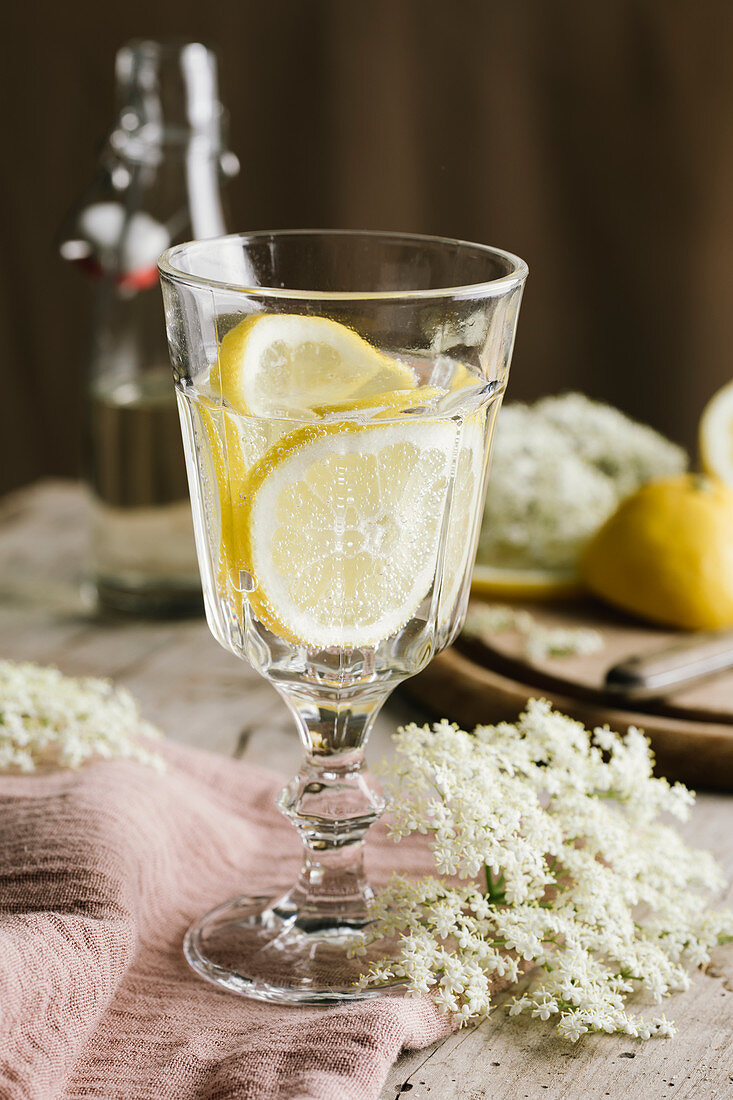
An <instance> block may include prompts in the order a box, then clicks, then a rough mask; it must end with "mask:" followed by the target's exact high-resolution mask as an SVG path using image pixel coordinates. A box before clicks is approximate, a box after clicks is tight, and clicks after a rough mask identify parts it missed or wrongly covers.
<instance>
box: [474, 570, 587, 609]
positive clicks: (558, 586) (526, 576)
mask: <svg viewBox="0 0 733 1100" xmlns="http://www.w3.org/2000/svg"><path fill="white" fill-rule="evenodd" d="M580 587H581V586H580V582H579V580H578V578H577V576H576V575H575V574H574V573H572V572H569V571H566V570H564V569H563V570H555V569H521V568H505V567H502V566H498V565H483V564H481V563H480V562H477V563H476V565H475V566H474V570H473V578H472V580H471V592H472V593H473V594H474V596H484V597H487V598H489V599H503V600H510V599H516V600H554V599H562V598H563V597H565V596H572V595H574V594H575V593H577V592H578V591H580Z"/></svg>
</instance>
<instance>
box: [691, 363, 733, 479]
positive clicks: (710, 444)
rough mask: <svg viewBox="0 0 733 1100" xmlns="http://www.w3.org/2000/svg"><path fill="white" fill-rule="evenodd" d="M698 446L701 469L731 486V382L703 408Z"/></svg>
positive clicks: (732, 415) (732, 463)
mask: <svg viewBox="0 0 733 1100" xmlns="http://www.w3.org/2000/svg"><path fill="white" fill-rule="evenodd" d="M699 443H700V465H701V466H702V468H703V470H705V472H706V473H708V474H714V475H716V476H717V477H719V478H721V479H722V480H723V481H727V482H728V484H729V485H733V382H729V383H728V384H727V385H726V386H723V388H722V389H720V390H718V392H717V393H716V394H714V395H713V396H712V397H711V398H710V400H709V401H708V403H707V405H706V406H705V408H704V409H703V413H702V417H701V419H700V429H699Z"/></svg>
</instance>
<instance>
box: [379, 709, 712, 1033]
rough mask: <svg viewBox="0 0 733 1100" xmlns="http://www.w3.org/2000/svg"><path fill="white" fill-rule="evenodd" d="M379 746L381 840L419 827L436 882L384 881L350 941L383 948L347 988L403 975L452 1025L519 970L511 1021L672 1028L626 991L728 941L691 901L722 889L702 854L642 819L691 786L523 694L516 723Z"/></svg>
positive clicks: (680, 812)
mask: <svg viewBox="0 0 733 1100" xmlns="http://www.w3.org/2000/svg"><path fill="white" fill-rule="evenodd" d="M396 746H397V758H396V761H395V763H394V765H393V766H392V767H391V768H390V770H389V772H388V773H387V774H386V776H385V785H386V787H387V794H388V796H389V799H390V808H391V810H392V814H393V817H392V821H391V830H392V834H393V836H394V837H395V838H396V839H399V838H400V837H402V836H405V835H407V834H408V833H414V832H419V833H423V834H425V835H427V837H428V838H429V844H430V847H431V849H432V853H433V856H434V860H435V865H436V869H437V871H438V872H442V873H443V874H445V875H448V876H450V877H449V878H447V879H443V878H439V877H433V876H429V877H426V878H423V879H420V880H410V879H406V878H403V877H401V876H398V875H395V876H393V878H392V879H391V880H390V882H389V883H388V885H387V886H386V887H385V888H384V889H383V890H382V891H381V892H380V893H379V895H378V896H377V898H376V900H375V902H374V907H373V918H374V919H373V922H372V924H371V925H370V928H369V931H368V932H367V933H366V934H365V944H366V943H368V944H379V943H380V942H381V941H383V940H384V941H385V943H386V942H387V941H391V942H392V943H394V941H395V939H396V940H397V944H398V947H397V949H396V953H395V954H394V955H393V956H387V955H385V957H384V958H382V959H380V960H379V962H378V963H377V964H376V965H375V966H374V967H372V968H371V969H370V970H369V971H368V972H367V973H366V974H365V975H364V976H363V978H362V981H361V984H362V986H363V987H365V986H368V985H370V984H374V983H378V982H383V981H386V980H391V979H394V978H403V979H405V980H406V983H407V987H408V990H410V991H411V992H412V993H414V994H418V993H426V992H429V993H430V994H431V995H432V996H433V997H434V998H435V1000H436V1002H437V1004H438V1005H439V1006H440V1007H441V1008H442V1009H443V1010H445V1011H447V1012H450V1013H452V1014H453V1015H454V1017H455V1018H456V1020H457V1021H458V1022H459V1023H461V1024H463V1023H465V1022H466V1021H467V1020H472V1019H480V1018H481V1017H483V1016H486V1015H487V1014H488V1013H489V1012H490V1011H491V1007H492V1002H491V983H492V979H493V978H494V976H499V977H503V978H505V979H507V980H509V981H510V982H516V981H517V980H518V979H519V977H520V976H521V973H522V972H523V971H525V970H528V969H531V970H532V981H531V984H530V986H529V988H528V989H527V990H526V991H524V992H522V993H521V994H518V995H517V996H515V997H514V999H513V1001H512V1002H511V1004H510V1007H509V1012H510V1014H512V1015H516V1014H518V1013H521V1012H527V1013H529V1014H530V1015H531V1016H533V1017H536V1018H539V1019H541V1020H548V1019H550V1018H554V1019H556V1021H557V1028H558V1031H559V1032H560V1034H561V1035H563V1036H565V1037H566V1038H568V1039H570V1040H573V1041H575V1040H577V1039H578V1038H580V1036H581V1035H584V1034H585V1033H586V1032H594V1031H595V1032H619V1033H623V1034H627V1035H634V1036H637V1037H639V1038H649V1037H650V1036H652V1035H671V1034H672V1033H673V1032H674V1028H673V1026H672V1025H671V1024H670V1022H669V1021H668V1020H667V1019H665V1017H664V1016H656V1017H653V1018H651V1019H644V1018H642V1017H641V1016H638V1015H635V1014H633V1013H631V1012H630V1011H629V1009H628V1007H627V999H628V998H629V996H631V995H632V994H636V993H637V992H641V993H643V994H645V995H646V996H647V997H648V998H649V999H650V1000H652V1001H653V1002H659V1001H661V1000H662V998H663V997H665V996H667V995H668V994H669V993H671V992H674V991H677V990H680V989H685V988H686V987H687V986H688V985H689V976H688V973H687V970H688V968H689V967H691V966H700V965H702V964H704V963H706V962H707V961H708V960H709V958H710V951H711V949H712V948H713V947H714V946H715V945H716V944H718V943H720V942H723V941H725V940H727V939H731V938H733V913H731V912H729V911H727V910H710V909H709V908H708V905H707V901H706V897H705V895H706V893H709V892H710V891H716V890H719V889H720V888H721V887H722V885H723V881H722V877H721V874H720V871H719V869H718V867H717V865H716V863H715V861H714V860H713V859H712V857H711V856H710V855H709V854H708V853H705V852H698V851H694V850H692V849H690V848H688V847H687V846H686V845H685V843H684V842H683V841H682V839H681V837H680V836H679V835H678V833H677V832H675V830H674V829H673V828H671V827H670V826H669V825H665V824H662V823H661V822H660V821H659V820H658V818H659V815H660V814H661V813H666V814H672V815H673V816H675V817H677V818H679V819H684V818H686V817H687V815H688V814H689V811H690V807H691V805H692V803H693V795H692V794H691V793H690V792H689V791H688V790H687V789H686V788H685V787H683V786H682V785H681V784H679V783H675V784H673V785H671V784H670V783H669V782H668V781H667V780H666V779H662V778H656V777H655V776H654V775H653V774H652V756H651V752H650V748H649V744H648V742H647V740H646V739H645V738H644V736H643V735H642V734H641V733H640V732H639V731H638V730H635V729H631V730H630V731H629V733H628V734H627V736H625V737H621V736H620V735H619V734H616V733H613V732H612V731H611V730H609V729H605V728H604V729H597V730H594V731H593V732H590V733H589V732H588V731H586V730H585V729H584V728H583V726H582V725H581V724H580V723H579V722H575V721H573V720H572V719H570V718H566V717H564V716H563V715H561V714H558V713H556V712H554V711H553V710H552V709H551V708H550V705H549V704H548V703H547V702H545V701H544V700H531V701H530V702H529V703H528V705H527V709H526V711H525V712H524V713H523V714H522V715H521V716H520V717H519V719H518V721H517V723H516V724H509V723H501V724H500V725H498V726H486V727H479V728H478V729H476V730H475V731H474V733H473V734H469V733H466V732H465V731H464V730H461V729H458V727H457V726H455V725H451V724H450V723H448V722H439V723H437V724H436V725H434V726H433V728H432V729H430V728H429V727H427V726H424V727H418V726H416V725H410V726H407V727H406V728H404V729H402V730H400V731H399V733H398V736H397V738H396ZM365 950H366V947H365V946H363V947H362V948H361V951H362V952H364V951H365Z"/></svg>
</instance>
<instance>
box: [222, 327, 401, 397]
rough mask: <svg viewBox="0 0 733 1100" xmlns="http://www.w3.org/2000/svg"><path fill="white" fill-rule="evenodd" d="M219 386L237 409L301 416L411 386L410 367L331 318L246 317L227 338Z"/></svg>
mask: <svg viewBox="0 0 733 1100" xmlns="http://www.w3.org/2000/svg"><path fill="white" fill-rule="evenodd" d="M212 381H213V383H214V388H215V389H216V388H219V389H220V391H221V396H222V397H223V398H224V399H225V400H226V401H227V402H228V403H229V404H230V405H231V406H232V408H233V409H235V410H236V411H237V412H239V413H243V414H247V415H249V416H262V417H272V416H283V417H287V416H295V417H298V416H301V418H302V413H303V412H304V411H308V410H312V409H313V408H314V407H316V406H320V405H334V404H339V403H342V402H347V401H354V400H359V399H361V398H364V397H371V396H373V395H374V394H380V393H387V392H391V391H394V390H406V389H414V388H415V385H416V379H415V375H414V373H413V371H412V370H411V369H410V368H409V367H408V366H405V365H404V364H403V363H400V362H398V361H397V360H395V359H390V358H389V357H388V356H386V355H384V354H383V353H382V352H379V351H377V350H376V348H373V347H372V346H371V344H368V343H367V342H366V340H363V339H362V338H361V336H359V335H357V333H356V332H354V331H353V329H350V328H347V326H346V325H341V324H339V323H338V322H337V321H331V320H330V319H329V318H327V317H308V316H299V315H296V314H286V313H279V314H275V313H272V314H264V315H260V316H257V317H247V318H245V320H243V321H241V322H240V323H239V324H238V325H236V326H235V327H234V328H233V329H230V330H229V332H227V334H226V335H225V336H224V338H223V340H222V341H221V345H220V347H219V361H218V365H217V367H216V368H215V369H214V371H213V372H212Z"/></svg>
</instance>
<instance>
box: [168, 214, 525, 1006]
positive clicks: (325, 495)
mask: <svg viewBox="0 0 733 1100" xmlns="http://www.w3.org/2000/svg"><path fill="white" fill-rule="evenodd" d="M159 266H160V273H161V279H162V287H163V298H164V303H165V314H166V324H167V333H168V342H169V347H170V355H171V363H172V366H173V373H174V378H175V384H176V389H177V393H178V401H179V410H180V415H181V423H182V430H183V438H184V444H185V449H186V457H187V468H188V478H189V486H190V493H191V503H192V509H193V516H194V526H195V531H196V545H197V552H198V558H199V567H200V570H201V577H202V583H203V588H204V598H205V605H206V615H207V620H208V623H209V627H210V629H211V631H212V633H213V635H214V637H215V638H216V639H217V640H218V641H219V642H220V643H221V645H223V646H224V647H225V648H226V649H229V650H231V651H232V652H233V653H235V654H236V655H237V656H239V657H243V658H246V659H247V660H248V661H249V662H250V663H251V664H252V665H253V666H254V668H256V669H257V671H258V672H260V673H261V674H262V675H263V676H265V677H266V678H267V679H268V680H269V681H270V682H271V683H272V684H273V685H274V686H275V688H276V689H277V690H278V692H279V693H280V695H281V696H282V697H283V699H284V700H285V702H286V703H287V705H288V707H289V708H290V710H291V711H292V713H293V715H294V717H295V721H296V724H297V727H298V731H299V733H300V737H301V739H302V742H303V745H304V748H305V753H304V759H303V763H302V766H301V769H300V771H299V772H298V774H297V775H296V776H295V777H294V778H293V779H292V780H291V781H290V782H289V783H288V784H287V786H286V787H285V788H284V790H283V791H282V792H281V794H280V796H279V799H278V805H279V807H280V809H281V810H282V812H283V813H284V814H286V815H287V816H288V818H289V819H290V821H291V822H292V824H293V825H294V826H295V827H296V829H297V830H298V832H299V833H300V837H301V840H302V843H303V849H304V856H303V866H302V870H301V873H300V877H299V879H298V881H297V882H296V883H295V885H294V886H292V887H291V888H290V889H285V890H279V891H275V890H273V891H272V893H271V894H269V895H268V896H266V897H261V896H257V897H249V896H244V897H238V898H235V899H234V900H232V901H228V902H226V903H225V904H223V905H221V906H219V907H218V908H217V909H214V910H213V911H212V912H211V913H208V914H207V915H206V916H204V917H203V918H201V919H200V920H199V921H197V922H196V923H195V924H194V925H193V926H192V927H191V928H190V929H189V932H188V933H187V936H186V940H185V952H186V957H187V959H188V961H189V963H190V965H191V966H192V967H193V968H194V970H196V971H197V972H198V973H199V974H201V975H202V976H203V977H205V978H207V979H208V980H210V981H212V982H214V983H215V984H217V985H220V986H222V987H224V988H226V989H229V990H232V991H234V992H238V993H242V994H245V995H247V996H250V997H257V998H260V999H263V1000H269V1001H276V1002H281V1003H291V1002H300V1003H322V1002H334V1001H341V1000H353V999H358V998H362V997H370V996H378V995H380V993H382V992H383V991H382V990H379V989H374V988H370V989H368V990H366V991H357V990H356V989H355V988H354V984H353V983H354V978H355V976H356V974H357V973H358V971H359V970H361V969H363V968H364V966H365V960H364V958H363V957H362V958H359V959H356V960H352V959H351V957H350V953H349V948H350V947H352V946H353V945H354V942H355V940H356V938H357V937H358V935H359V932H360V930H361V929H362V928H363V927H364V926H365V924H366V923H367V922H368V920H369V902H370V899H371V897H372V893H371V890H370V888H369V885H368V883H367V881H366V879H365V876H364V871H363V864H362V856H363V841H364V838H365V836H366V833H367V830H368V829H369V826H370V825H371V824H372V822H373V821H375V820H376V818H377V817H378V816H379V815H380V813H381V812H382V809H383V802H382V799H381V797H380V795H379V792H378V789H376V788H375V787H374V786H373V785H372V784H371V782H370V780H369V777H368V774H367V771H366V767H365V763H364V748H365V745H366V741H367V738H368V736H369V730H370V728H371V726H372V724H373V722H374V719H375V717H376V715H377V713H378V711H379V709H380V707H381V706H382V704H383V703H384V701H385V699H386V698H387V696H388V695H389V693H390V692H391V691H392V690H393V688H394V687H395V685H397V684H398V683H400V681H402V680H404V679H405V678H406V677H408V676H412V675H414V674H415V673H417V672H419V671H420V670H421V669H422V668H424V667H425V665H426V664H427V663H428V662H429V661H430V659H431V658H432V657H433V656H434V654H436V653H437V652H439V651H440V650H441V649H443V648H444V647H445V646H446V645H448V644H449V643H450V642H451V641H452V640H453V638H454V637H455V635H456V633H457V632H458V630H459V629H460V626H461V623H462V621H463V616H464V614H465V610H466V603H467V600H468V591H469V585H470V574H471V568H472V565H473V560H474V554H475V549H476V541H477V537H478V527H479V520H480V515H481V510H482V505H483V499H484V492H485V483H486V474H487V469H488V459H489V450H490V444H491V437H492V431H493V426H494V423H495V419H496V414H497V411H498V408H499V405H500V403H501V398H502V396H503V393H504V388H505V384H506V379H507V372H508V369H509V362H510V358H511V352H512V345H513V341H514V333H515V328H516V319H517V313H518V309H519V302H520V298H521V293H522V288H523V284H524V280H525V278H526V274H527V268H526V265H525V264H524V263H523V261H522V260H520V259H518V257H516V256H513V255H511V254H509V253H507V252H502V251H500V250H498V249H493V248H488V247H485V246H482V245H477V244H469V243H467V242H463V241H455V240H448V239H443V238H437V237H420V236H413V235H407V234H382V233H356V232H355V233H352V232H335V231H334V232H321V231H318V232H316V231H296V232H276V233H252V234H248V235H237V236H229V237H222V238H217V239H212V240H206V241H199V242H193V243H189V244H183V245H179V246H176V247H175V248H172V249H170V250H169V251H168V252H166V253H165V254H164V256H163V257H162V258H161V260H160V265H159ZM367 961H368V960H367Z"/></svg>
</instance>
